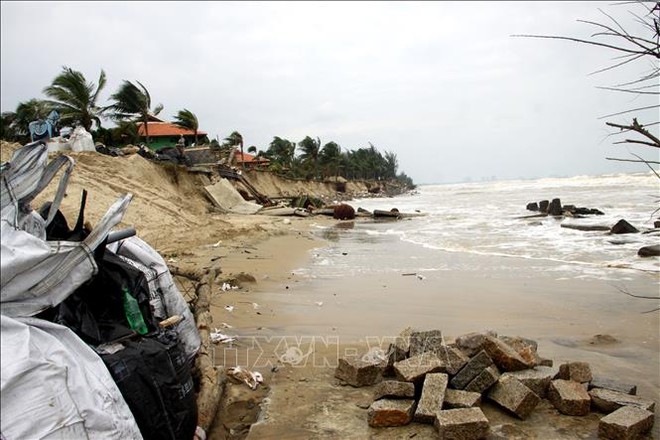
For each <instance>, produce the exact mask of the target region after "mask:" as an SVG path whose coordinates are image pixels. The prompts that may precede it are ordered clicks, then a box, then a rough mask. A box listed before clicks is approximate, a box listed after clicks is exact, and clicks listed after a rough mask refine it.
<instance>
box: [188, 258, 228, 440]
mask: <svg viewBox="0 0 660 440" xmlns="http://www.w3.org/2000/svg"><path fill="white" fill-rule="evenodd" d="M216 276H217V269H216V268H211V269H209V270H208V272H207V273H206V274H205V275H204V276H203V278H202V280H201V283H200V284H199V285H198V287H197V301H196V302H195V311H194V316H195V322H196V323H197V330H198V331H199V336H200V338H201V340H202V343H201V346H200V348H199V353H198V355H197V358H196V359H195V368H196V369H197V371H198V372H199V377H200V385H199V394H198V395H197V411H198V416H197V420H198V421H197V424H198V425H199V426H201V427H202V428H203V429H204V430H205V431H206V432H208V431H209V429H210V428H211V426H212V425H213V421H214V419H215V415H216V413H217V412H218V406H219V404H220V399H221V398H222V394H223V392H224V389H225V383H226V381H227V376H226V375H225V373H224V370H223V369H222V368H220V369H217V368H215V366H214V365H213V357H212V356H211V351H212V349H213V347H212V346H211V340H210V333H211V325H212V324H213V318H212V316H211V312H210V310H209V306H210V304H211V293H212V286H213V281H214V280H215V278H216Z"/></svg>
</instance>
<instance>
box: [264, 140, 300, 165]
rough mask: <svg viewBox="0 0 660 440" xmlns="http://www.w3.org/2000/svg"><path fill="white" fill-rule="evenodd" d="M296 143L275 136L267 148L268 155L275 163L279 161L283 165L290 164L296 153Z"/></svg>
mask: <svg viewBox="0 0 660 440" xmlns="http://www.w3.org/2000/svg"><path fill="white" fill-rule="evenodd" d="M295 150H296V145H295V144H294V143H293V142H291V141H290V140H288V139H282V138H281V137H279V136H275V137H274V138H273V141H272V142H271V143H270V145H269V146H268V150H266V153H265V155H266V157H268V158H269V159H271V160H272V161H273V163H279V164H281V165H283V166H290V165H291V161H292V160H293V156H294V154H295Z"/></svg>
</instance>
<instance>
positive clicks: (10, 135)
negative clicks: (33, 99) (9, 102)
mask: <svg viewBox="0 0 660 440" xmlns="http://www.w3.org/2000/svg"><path fill="white" fill-rule="evenodd" d="M15 124H16V113H14V112H2V114H0V139H5V140H8V141H9V140H12V141H13V140H14V139H16V130H15V129H14V127H15Z"/></svg>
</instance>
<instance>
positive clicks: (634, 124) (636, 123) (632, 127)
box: [605, 118, 660, 148]
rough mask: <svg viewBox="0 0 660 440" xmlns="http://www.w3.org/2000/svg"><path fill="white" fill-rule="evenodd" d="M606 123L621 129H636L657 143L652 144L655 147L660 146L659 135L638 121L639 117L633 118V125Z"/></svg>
mask: <svg viewBox="0 0 660 440" xmlns="http://www.w3.org/2000/svg"><path fill="white" fill-rule="evenodd" d="M605 125H607V126H609V127H614V128H619V129H621V130H631V131H636V132H637V133H639V134H641V135H642V136H645V137H646V138H647V139H650V140H651V141H652V142H653V143H654V144H655V145H652V146H653V147H656V148H660V139H658V138H657V137H655V136H654V135H652V134H651V133H650V132H649V131H648V130H647V129H645V128H644V127H643V126H642V125H641V124H640V123H639V122H637V118H633V123H632V125H621V124H615V123H614V122H606V123H605Z"/></svg>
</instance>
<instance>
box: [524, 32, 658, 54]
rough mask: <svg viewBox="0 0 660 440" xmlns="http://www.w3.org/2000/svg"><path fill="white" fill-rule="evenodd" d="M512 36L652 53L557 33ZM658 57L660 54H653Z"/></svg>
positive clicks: (646, 52) (621, 50) (629, 51)
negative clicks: (562, 35) (561, 35)
mask: <svg viewBox="0 0 660 440" xmlns="http://www.w3.org/2000/svg"><path fill="white" fill-rule="evenodd" d="M511 36H512V37H524V38H542V39H548V40H565V41H573V42H574V43H582V44H590V45H592V46H600V47H606V48H608V49H614V50H618V51H620V52H627V53H635V54H640V53H641V54H644V55H654V54H653V53H652V52H648V51H640V50H633V49H628V48H625V47H619V46H613V45H611V44H605V43H600V42H598V41H589V40H583V39H581V38H573V37H560V36H557V35H529V34H517V35H511ZM654 56H657V57H658V58H660V54H658V55H654Z"/></svg>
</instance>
